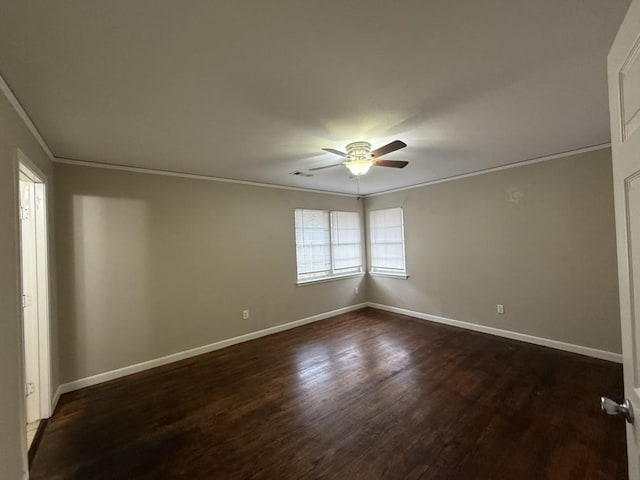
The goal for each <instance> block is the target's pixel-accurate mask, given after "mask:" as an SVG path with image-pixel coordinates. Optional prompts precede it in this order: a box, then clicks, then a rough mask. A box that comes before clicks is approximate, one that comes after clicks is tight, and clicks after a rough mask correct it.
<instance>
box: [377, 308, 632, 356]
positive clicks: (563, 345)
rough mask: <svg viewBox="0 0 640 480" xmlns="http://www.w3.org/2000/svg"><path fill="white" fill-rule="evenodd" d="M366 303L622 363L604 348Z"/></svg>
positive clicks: (438, 321) (455, 325) (422, 317)
mask: <svg viewBox="0 0 640 480" xmlns="http://www.w3.org/2000/svg"><path fill="white" fill-rule="evenodd" d="M367 305H368V306H369V307H372V308H377V309H378V310H386V311H387V312H393V313H400V314H402V315H408V316H410V317H415V318H419V319H420V320H429V321H430V322H437V323H443V324H445V325H451V326H453V327H460V328H464V329H466V330H473V331H476V332H482V333H488V334H490V335H497V336H499V337H505V338H510V339H512V340H519V341H521V342H527V343H533V344H535V345H541V346H543V347H550V348H555V349H557V350H564V351H567V352H572V353H579V354H580V355H586V356H588V357H595V358H600V359H602V360H609V361H610V362H617V363H622V355H621V354H619V353H613V352H607V351H604V350H598V349H596V348H591V347H583V346H581V345H574V344H572V343H565V342H560V341H558V340H551V339H549V338H542V337H535V336H533V335H527V334H525V333H518V332H513V331H511V330H502V329H500V328H494V327H487V326H485V325H478V324H476V323H469V322H463V321H461V320H453V319H451V318H446V317H440V316H438V315H431V314H429V313H422V312H415V311H413V310H407V309H404V308H398V307H391V306H389V305H382V304H379V303H372V302H368V303H367Z"/></svg>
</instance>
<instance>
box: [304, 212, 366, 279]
mask: <svg viewBox="0 0 640 480" xmlns="http://www.w3.org/2000/svg"><path fill="white" fill-rule="evenodd" d="M299 210H303V211H304V210H309V211H316V212H323V213H326V214H327V215H328V217H329V270H327V273H326V274H325V275H319V276H312V277H304V276H303V277H302V278H301V277H300V273H299V272H298V249H297V243H296V285H308V284H311V283H320V282H327V281H332V280H338V279H342V278H351V277H361V276H363V275H364V254H363V253H364V242H363V236H362V232H363V229H362V213H361V212H358V211H352V210H325V209H316V208H296V209H295V210H294V232H295V230H296V229H297V226H296V224H295V216H296V212H297V211H299ZM343 212H346V213H355V214H357V215H358V228H359V231H360V232H359V233H360V265H359V266H357V267H352V268H353V269H352V270H350V271H346V272H345V271H344V270H345V269H344V268H340V269H337V270H336V269H335V265H334V261H333V248H334V242H333V240H334V231H333V215H332V214H333V213H343ZM316 273H319V272H316ZM303 275H305V274H303Z"/></svg>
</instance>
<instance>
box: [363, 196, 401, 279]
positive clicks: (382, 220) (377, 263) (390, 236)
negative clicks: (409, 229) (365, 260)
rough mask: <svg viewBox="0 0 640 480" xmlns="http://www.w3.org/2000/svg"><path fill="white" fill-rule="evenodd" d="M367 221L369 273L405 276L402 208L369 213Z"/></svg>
mask: <svg viewBox="0 0 640 480" xmlns="http://www.w3.org/2000/svg"><path fill="white" fill-rule="evenodd" d="M369 220H370V222H369V223H370V235H371V272H373V273H388V274H396V275H403V274H405V273H406V266H405V257H404V225H403V221H402V208H388V209H385V210H373V211H371V212H370V213H369Z"/></svg>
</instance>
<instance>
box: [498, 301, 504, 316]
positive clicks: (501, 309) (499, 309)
mask: <svg viewBox="0 0 640 480" xmlns="http://www.w3.org/2000/svg"><path fill="white" fill-rule="evenodd" d="M497 310H498V313H499V314H500V315H504V305H502V304H500V303H499V304H498V309H497Z"/></svg>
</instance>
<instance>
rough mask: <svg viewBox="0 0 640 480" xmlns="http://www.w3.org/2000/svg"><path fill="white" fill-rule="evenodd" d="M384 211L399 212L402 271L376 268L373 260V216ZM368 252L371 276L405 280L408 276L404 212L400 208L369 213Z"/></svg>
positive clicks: (382, 209)
mask: <svg viewBox="0 0 640 480" xmlns="http://www.w3.org/2000/svg"><path fill="white" fill-rule="evenodd" d="M386 210H399V211H400V230H401V236H402V264H403V268H402V269H395V268H388V267H377V266H376V265H375V259H374V258H373V252H374V248H373V246H374V245H375V243H374V239H375V235H374V234H373V231H374V228H375V222H374V221H373V218H374V214H375V213H376V212H383V211H386ZM369 252H370V262H369V274H370V275H373V276H381V277H394V278H403V279H407V278H409V276H408V275H407V255H406V242H405V235H404V210H403V209H402V207H392V208H381V209H377V210H370V211H369Z"/></svg>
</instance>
